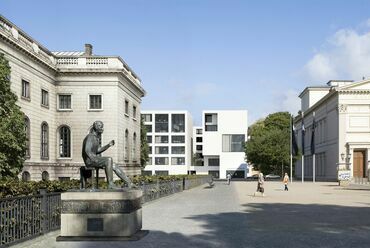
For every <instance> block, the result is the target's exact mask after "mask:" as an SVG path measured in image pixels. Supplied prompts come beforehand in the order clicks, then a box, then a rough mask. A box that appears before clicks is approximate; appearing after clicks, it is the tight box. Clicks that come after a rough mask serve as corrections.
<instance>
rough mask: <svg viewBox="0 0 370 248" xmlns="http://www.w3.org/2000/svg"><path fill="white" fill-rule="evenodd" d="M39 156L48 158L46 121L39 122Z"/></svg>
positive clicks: (47, 127) (47, 128)
mask: <svg viewBox="0 0 370 248" xmlns="http://www.w3.org/2000/svg"><path fill="white" fill-rule="evenodd" d="M41 158H42V159H48V158H49V126H48V124H47V123H46V122H43V123H42V124H41Z"/></svg>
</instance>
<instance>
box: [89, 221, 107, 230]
mask: <svg viewBox="0 0 370 248" xmlns="http://www.w3.org/2000/svg"><path fill="white" fill-rule="evenodd" d="M87 231H88V232H103V231H104V222H103V218H88V219H87Z"/></svg>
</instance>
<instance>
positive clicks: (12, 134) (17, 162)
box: [0, 54, 26, 178]
mask: <svg viewBox="0 0 370 248" xmlns="http://www.w3.org/2000/svg"><path fill="white" fill-rule="evenodd" d="M16 102H17V96H16V95H15V94H14V93H13V92H12V91H11V88H10V66H9V63H8V61H7V60H6V59H5V58H4V55H3V54H0V178H4V177H15V176H17V175H18V174H19V173H20V171H21V170H22V168H23V163H24V159H25V154H26V131H25V121H24V117H25V116H24V114H23V113H22V111H21V110H20V107H19V106H17V105H16Z"/></svg>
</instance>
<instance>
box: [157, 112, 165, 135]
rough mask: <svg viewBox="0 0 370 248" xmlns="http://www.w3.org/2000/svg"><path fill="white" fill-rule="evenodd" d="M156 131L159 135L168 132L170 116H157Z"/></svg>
mask: <svg viewBox="0 0 370 248" xmlns="http://www.w3.org/2000/svg"><path fill="white" fill-rule="evenodd" d="M155 131H156V132H157V133H167V132H168V114H156V115H155Z"/></svg>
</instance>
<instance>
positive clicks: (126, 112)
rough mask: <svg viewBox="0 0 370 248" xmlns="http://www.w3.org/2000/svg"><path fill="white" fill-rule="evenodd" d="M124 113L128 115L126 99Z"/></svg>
mask: <svg viewBox="0 0 370 248" xmlns="http://www.w3.org/2000/svg"><path fill="white" fill-rule="evenodd" d="M125 114H126V115H129V114H128V101H127V100H125Z"/></svg>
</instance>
